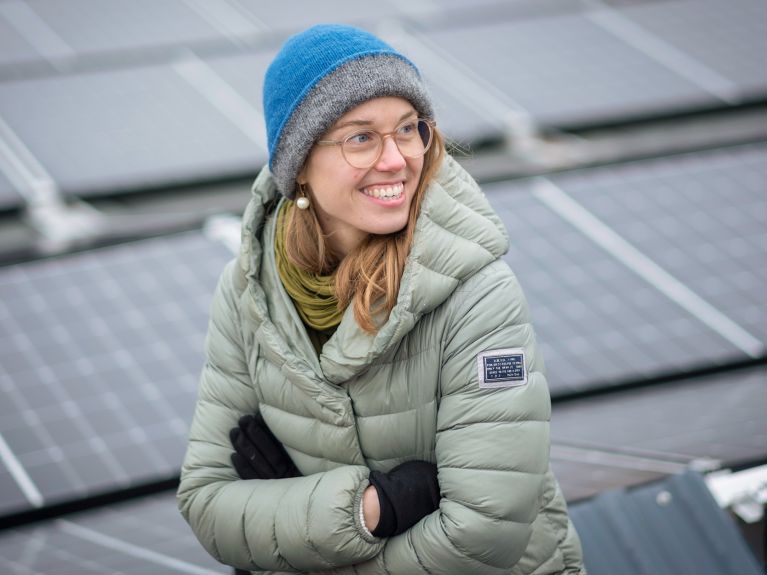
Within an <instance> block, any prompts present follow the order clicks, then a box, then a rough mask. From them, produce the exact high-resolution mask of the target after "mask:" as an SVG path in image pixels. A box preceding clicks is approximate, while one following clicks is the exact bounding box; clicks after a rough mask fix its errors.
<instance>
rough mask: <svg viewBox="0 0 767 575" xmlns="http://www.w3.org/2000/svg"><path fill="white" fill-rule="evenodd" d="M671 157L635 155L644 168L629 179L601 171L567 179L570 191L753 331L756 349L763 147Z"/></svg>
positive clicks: (766, 259)
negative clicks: (600, 176) (595, 177)
mask: <svg viewBox="0 0 767 575" xmlns="http://www.w3.org/2000/svg"><path fill="white" fill-rule="evenodd" d="M693 159H696V161H695V162H693V161H692V160H693ZM673 162H674V159H673V158H672V159H666V160H660V161H657V162H656V161H653V162H644V163H639V164H637V168H638V169H641V168H642V167H643V168H644V174H643V175H641V176H638V177H635V178H634V179H633V180H631V179H627V180H624V181H622V182H621V181H620V180H619V179H613V177H611V176H609V175H608V174H604V175H605V179H604V180H602V181H598V180H597V181H594V180H593V179H592V181H591V182H588V181H586V180H584V181H583V182H581V183H578V184H577V185H573V186H571V188H570V189H571V191H570V193H571V194H572V195H573V197H574V198H576V199H577V200H578V201H581V202H583V205H584V206H585V207H586V208H587V209H589V210H591V211H592V212H593V213H594V214H595V215H596V216H597V217H600V218H603V219H606V220H610V221H612V222H613V224H612V225H613V227H614V228H616V229H618V228H619V229H621V230H622V233H623V234H624V235H625V237H626V238H627V239H628V241H630V242H632V243H633V244H635V245H636V246H637V247H638V248H639V249H640V250H641V251H643V252H644V253H646V254H647V255H648V256H649V257H651V258H652V259H654V260H655V261H657V262H658V263H659V264H660V265H661V266H662V267H665V268H666V269H668V270H670V271H671V272H672V273H673V274H674V275H675V276H676V277H677V278H678V279H679V280H680V281H682V282H684V283H685V284H686V285H688V286H690V287H691V288H692V289H693V290H694V291H696V292H698V293H699V294H700V295H701V296H702V297H703V298H704V299H706V300H708V301H709V302H710V303H711V304H713V305H714V306H716V307H717V308H718V309H720V310H722V312H723V313H725V314H726V315H727V316H728V317H730V318H731V319H732V320H733V321H735V322H736V323H737V324H739V325H741V326H742V327H743V328H744V330H745V331H747V332H749V333H751V335H752V336H753V337H754V338H755V339H757V340H758V342H753V343H752V344H751V346H752V350H753V353H755V354H756V355H761V354H763V353H764V349H765V342H766V341H767V330H765V327H764V321H763V319H764V312H763V306H764V295H763V293H762V292H763V290H762V289H761V286H762V285H763V284H764V281H765V280H766V279H767V271H766V270H767V267H766V266H765V263H767V237H766V236H767V233H766V231H765V230H767V199H765V198H764V194H763V190H764V186H765V182H767V147H765V146H764V145H749V146H743V147H738V148H732V149H728V150H723V151H721V152H709V153H700V154H691V155H689V156H687V157H686V158H685V157H680V158H679V165H678V168H677V169H676V171H674V170H673V168H672V166H673ZM592 175H594V174H592ZM629 186H630V188H629ZM632 204H633V205H632ZM760 307H761V308H762V311H760Z"/></svg>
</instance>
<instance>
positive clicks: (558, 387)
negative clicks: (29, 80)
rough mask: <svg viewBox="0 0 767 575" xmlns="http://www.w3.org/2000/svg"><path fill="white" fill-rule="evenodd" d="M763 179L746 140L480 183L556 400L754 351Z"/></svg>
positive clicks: (766, 264)
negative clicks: (502, 232) (505, 243)
mask: <svg viewBox="0 0 767 575" xmlns="http://www.w3.org/2000/svg"><path fill="white" fill-rule="evenodd" d="M765 183H767V146H765V145H756V144H755V145H749V146H743V147H738V148H732V149H725V150H721V151H711V152H702V153H697V154H688V155H683V156H679V157H670V158H664V159H658V160H646V161H640V162H633V163H629V164H625V165H618V166H610V167H605V168H598V169H589V170H582V171H580V172H577V173H573V174H567V175H561V176H553V177H549V178H534V179H527V180H521V181H511V182H503V183H499V184H492V185H487V186H485V187H484V189H485V191H486V193H487V195H488V198H489V200H490V202H491V204H493V206H494V207H495V208H496V210H497V211H498V212H499V214H500V215H501V217H502V218H503V220H504V223H505V224H506V227H507V229H508V230H509V234H510V237H511V242H512V249H511V250H510V252H509V253H508V254H507V260H508V261H509V264H510V265H511V267H512V269H514V270H515V272H516V274H517V275H518V276H519V278H520V281H521V283H522V286H523V288H525V291H526V294H527V297H528V299H529V301H530V306H531V308H532V314H533V318H534V321H535V325H536V329H537V332H538V336H539V339H540V341H541V344H542V347H543V352H544V357H545V358H546V363H547V368H548V372H549V379H550V385H551V390H552V395H553V396H554V397H557V396H560V395H566V394H569V393H572V392H579V391H586V390H589V389H595V388H599V387H603V386H606V385H607V386H609V385H620V384H622V383H625V382H626V381H632V380H642V379H648V378H652V377H659V376H663V375H668V374H669V373H678V372H680V371H681V372H684V371H689V370H692V369H696V368H703V367H711V366H716V365H721V364H724V363H728V362H733V361H741V360H747V359H748V358H750V357H761V356H763V355H764V351H765V348H766V347H767V333H766V332H765V328H764V326H765V325H766V324H767V291H765V290H764V289H763V286H764V285H765V280H767V236H765V229H767V198H765V195H764V189H765ZM576 207H577V208H578V209H581V210H582V211H583V213H582V214H581V213H580V212H576V211H574V210H575V208H576ZM575 215H577V216H579V217H580V219H579V220H574V219H573V217H574V216H575ZM589 217H590V218H593V220H591V219H588V218H589ZM595 222H598V223H600V224H602V225H603V226H605V229H606V230H607V232H611V233H612V234H613V235H612V236H610V235H607V236H599V237H594V236H593V233H594V232H601V231H603V230H602V229H601V228H595V227H594V226H595V225H596V223H595ZM607 232H605V233H607ZM590 234H591V235H590ZM620 242H623V243H620ZM616 245H617V246H618V247H619V248H625V249H623V250H618V249H617V248H616ZM626 246H628V247H626ZM628 248H631V249H633V250H634V251H628V252H626V249H628ZM610 250H612V251H610ZM648 266H656V267H655V268H653V269H650V270H649V271H648ZM664 274H665V275H664ZM680 292H681V293H683V296H682V297H676V298H675V297H674V296H677V295H678V294H679V293H680ZM696 298H697V299H696ZM699 300H702V301H703V304H706V305H703V304H702V303H700V301H699ZM717 313H718V314H719V315H717ZM712 318H713V319H712ZM715 320H716V321H715ZM727 320H729V323H728V321H727ZM733 326H734V327H733ZM736 328H739V329H740V331H736V333H735V335H733V333H732V332H733V330H736ZM743 334H745V335H743ZM736 336H738V337H736ZM746 336H750V339H749V337H746Z"/></svg>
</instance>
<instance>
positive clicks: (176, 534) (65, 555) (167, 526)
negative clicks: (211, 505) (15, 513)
mask: <svg viewBox="0 0 767 575" xmlns="http://www.w3.org/2000/svg"><path fill="white" fill-rule="evenodd" d="M0 571H2V572H3V573H15V574H17V575H33V574H34V575H37V574H42V573H56V574H58V575H83V574H85V573H122V574H125V575H128V574H136V575H138V574H141V573H152V574H157V575H165V574H168V575H171V574H173V575H178V574H179V573H182V574H188V575H213V574H216V573H231V572H232V569H231V567H226V566H224V565H221V564H220V563H218V562H216V561H215V560H214V559H213V558H212V557H210V555H208V554H207V553H206V552H205V550H204V549H203V548H202V546H200V544H199V543H198V542H197V539H196V538H195V537H194V535H193V534H192V532H191V530H190V529H189V526H188V525H187V524H186V523H185V522H184V520H183V519H182V517H181V515H180V514H179V512H178V509H177V507H176V501H175V497H174V496H173V495H171V494H166V495H157V496H152V497H147V498H143V499H141V500H138V501H133V502H127V503H120V504H114V505H111V506H108V507H104V508H101V509H98V510H94V511H88V512H84V513H79V514H76V515H71V516H68V517H66V518H62V519H56V520H53V521H48V522H46V523H43V524H41V525H35V526H27V527H22V528H17V529H11V530H6V531H2V532H0Z"/></svg>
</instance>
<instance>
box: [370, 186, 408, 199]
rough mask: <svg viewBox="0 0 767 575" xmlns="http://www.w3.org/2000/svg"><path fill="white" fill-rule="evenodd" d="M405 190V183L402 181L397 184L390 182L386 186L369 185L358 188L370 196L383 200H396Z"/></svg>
mask: <svg viewBox="0 0 767 575" xmlns="http://www.w3.org/2000/svg"><path fill="white" fill-rule="evenodd" d="M404 190H405V185H404V184H403V183H402V182H399V183H397V184H391V185H388V186H370V187H368V188H364V189H362V190H360V191H361V192H362V193H363V194H365V195H366V196H369V197H371V198H378V199H379V200H384V201H387V200H388V201H393V200H398V199H399V198H400V197H402V192H403V191H404Z"/></svg>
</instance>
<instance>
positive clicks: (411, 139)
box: [317, 118, 434, 169]
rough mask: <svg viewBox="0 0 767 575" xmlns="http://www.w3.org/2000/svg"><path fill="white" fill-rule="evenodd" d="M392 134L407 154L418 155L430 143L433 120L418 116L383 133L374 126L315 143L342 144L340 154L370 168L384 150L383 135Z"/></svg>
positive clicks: (405, 154) (357, 164) (360, 166)
mask: <svg viewBox="0 0 767 575" xmlns="http://www.w3.org/2000/svg"><path fill="white" fill-rule="evenodd" d="M389 136H391V139H392V140H394V143H395V144H396V146H397V149H398V150H399V153H400V154H402V155H403V156H405V157H406V158H420V157H421V156H423V155H424V154H425V153H426V151H427V150H428V149H429V147H430V146H431V140H432V137H433V136H434V122H433V121H432V120H424V119H423V118H417V119H413V120H406V121H404V122H402V123H401V124H400V125H399V126H397V128H396V129H395V130H394V131H393V132H387V133H385V134H382V133H381V132H376V131H375V130H362V131H360V132H355V133H353V134H351V135H349V136H347V137H345V138H344V139H343V140H319V141H318V142H317V145H318V146H341V154H343V157H344V159H345V160H346V161H347V162H348V163H349V165H351V166H352V167H354V168H361V169H364V168H370V167H372V166H373V165H375V163H376V162H378V160H379V159H380V158H381V154H382V153H383V141H384V138H387V137H389Z"/></svg>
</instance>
